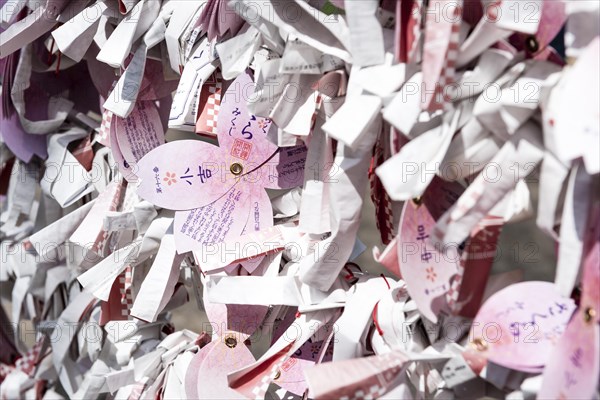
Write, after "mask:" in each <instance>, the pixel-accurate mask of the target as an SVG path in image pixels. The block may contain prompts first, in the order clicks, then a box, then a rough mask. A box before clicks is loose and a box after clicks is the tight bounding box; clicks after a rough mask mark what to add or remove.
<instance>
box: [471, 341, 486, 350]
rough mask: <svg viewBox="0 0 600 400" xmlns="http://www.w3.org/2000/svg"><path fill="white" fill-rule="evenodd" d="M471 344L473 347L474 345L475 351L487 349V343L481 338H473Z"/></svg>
mask: <svg viewBox="0 0 600 400" xmlns="http://www.w3.org/2000/svg"><path fill="white" fill-rule="evenodd" d="M471 344H472V345H473V347H475V349H477V351H486V350H487V349H488V345H487V343H486V342H485V340H483V339H482V338H475V339H473V341H472V342H471Z"/></svg>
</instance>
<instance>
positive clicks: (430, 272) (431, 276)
mask: <svg viewBox="0 0 600 400" xmlns="http://www.w3.org/2000/svg"><path fill="white" fill-rule="evenodd" d="M425 272H427V279H428V280H430V281H431V282H433V281H435V278H437V274H436V273H435V271H434V270H433V267H429V268H427V269H426V270H425Z"/></svg>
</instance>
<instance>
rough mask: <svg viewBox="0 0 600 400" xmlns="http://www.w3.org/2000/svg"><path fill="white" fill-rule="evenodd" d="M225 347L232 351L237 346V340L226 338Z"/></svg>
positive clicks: (231, 337) (230, 337)
mask: <svg viewBox="0 0 600 400" xmlns="http://www.w3.org/2000/svg"><path fill="white" fill-rule="evenodd" d="M225 345H226V346H227V347H229V348H230V349H233V348H234V347H235V346H237V340H236V339H235V338H234V337H233V336H227V337H226V338H225Z"/></svg>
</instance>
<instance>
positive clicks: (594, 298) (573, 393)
mask: <svg viewBox="0 0 600 400" xmlns="http://www.w3.org/2000/svg"><path fill="white" fill-rule="evenodd" d="M599 211H600V208H599V207H598V206H596V207H595V216H594V217H592V218H591V219H590V227H591V229H588V231H587V233H588V235H589V236H591V238H588V239H591V246H589V252H588V255H587V257H586V259H585V261H584V273H583V274H584V275H583V296H582V299H581V302H580V306H579V309H578V310H577V312H576V313H575V315H574V316H573V319H572V320H571V321H570V322H569V325H568V326H567V329H566V331H565V333H564V334H563V336H562V337H561V338H560V340H559V341H558V343H557V344H556V347H555V348H554V351H553V352H552V354H551V355H550V358H549V360H548V363H547V364H546V368H545V369H544V377H543V379H544V380H543V384H542V388H541V390H540V392H539V394H538V397H539V398H569V399H577V398H582V399H583V398H591V397H593V396H594V392H595V391H596V387H597V385H598V374H599V373H600V360H599V358H598V343H599V342H600V332H599V331H600V327H599V326H598V318H599V316H598V310H600V294H599V293H600V271H599V270H598V264H599V263H600V224H599V222H600V218H599V216H600V212H599Z"/></svg>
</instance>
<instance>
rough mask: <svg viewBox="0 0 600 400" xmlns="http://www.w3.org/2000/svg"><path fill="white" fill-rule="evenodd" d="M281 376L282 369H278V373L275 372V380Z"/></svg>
mask: <svg viewBox="0 0 600 400" xmlns="http://www.w3.org/2000/svg"><path fill="white" fill-rule="evenodd" d="M279 378H281V371H280V370H277V373H276V374H275V378H273V380H275V381H276V380H277V379H279Z"/></svg>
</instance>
